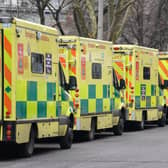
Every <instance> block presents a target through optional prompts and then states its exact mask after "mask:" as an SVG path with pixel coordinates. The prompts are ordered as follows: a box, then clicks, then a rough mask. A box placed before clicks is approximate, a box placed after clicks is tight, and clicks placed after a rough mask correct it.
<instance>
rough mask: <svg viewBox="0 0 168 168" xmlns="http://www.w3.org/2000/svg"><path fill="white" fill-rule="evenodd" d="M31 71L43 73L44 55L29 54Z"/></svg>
mask: <svg viewBox="0 0 168 168" xmlns="http://www.w3.org/2000/svg"><path fill="white" fill-rule="evenodd" d="M31 72H32V73H38V74H43V73H44V56H43V55H42V54H38V53H32V54H31Z"/></svg>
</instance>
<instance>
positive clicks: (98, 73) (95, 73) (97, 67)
mask: <svg viewBox="0 0 168 168" xmlns="http://www.w3.org/2000/svg"><path fill="white" fill-rule="evenodd" d="M101 78H102V66H101V64H99V63H93V64H92V79H101Z"/></svg>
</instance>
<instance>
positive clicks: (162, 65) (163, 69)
mask: <svg viewBox="0 0 168 168" xmlns="http://www.w3.org/2000/svg"><path fill="white" fill-rule="evenodd" d="M159 66H160V68H161V69H162V71H163V72H164V73H165V75H166V76H167V77H168V70H167V69H166V67H165V66H164V64H163V63H162V61H159Z"/></svg>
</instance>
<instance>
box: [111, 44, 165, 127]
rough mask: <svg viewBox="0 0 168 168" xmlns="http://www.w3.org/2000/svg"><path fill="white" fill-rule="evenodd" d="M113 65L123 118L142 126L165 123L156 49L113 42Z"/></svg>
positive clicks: (127, 121)
mask: <svg viewBox="0 0 168 168" xmlns="http://www.w3.org/2000/svg"><path fill="white" fill-rule="evenodd" d="M113 52H114V54H113V56H112V57H113V64H112V65H113V67H114V69H115V71H116V74H117V78H118V79H125V81H126V88H125V89H123V90H122V91H123V97H124V103H125V109H126V110H125V111H126V113H125V121H126V125H127V124H129V123H136V125H137V127H138V128H139V129H144V122H154V121H155V122H157V123H158V124H159V125H160V126H164V125H165V116H166V112H165V110H164V99H163V90H162V88H161V87H160V85H159V80H158V73H159V68H158V61H159V60H158V50H157V49H152V48H146V47H141V46H136V45H114V46H113Z"/></svg>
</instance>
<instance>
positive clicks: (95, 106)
mask: <svg viewBox="0 0 168 168" xmlns="http://www.w3.org/2000/svg"><path fill="white" fill-rule="evenodd" d="M58 43H59V44H58V45H59V61H60V65H61V69H62V70H63V79H64V83H63V84H62V85H63V87H65V88H66V83H67V81H71V82H72V83H74V85H75V86H76V87H74V90H73V91H69V94H70V95H71V97H72V99H73V104H74V105H73V107H75V108H74V111H75V113H74V114H75V123H74V133H77V134H78V133H81V134H82V135H84V136H85V138H87V140H93V139H94V137H95V133H96V132H99V131H102V130H107V129H109V130H111V131H113V132H114V134H115V135H121V134H122V131H123V116H122V113H123V112H124V111H123V110H124V109H123V108H122V100H121V97H120V89H118V88H116V87H115V86H114V85H113V80H116V78H114V75H113V67H112V64H111V63H112V56H111V55H112V42H107V41H101V40H95V39H88V38H83V37H78V36H60V37H59V38H58ZM119 87H121V88H122V87H124V81H122V82H121V85H120V86H119ZM81 134H80V135H81Z"/></svg>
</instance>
